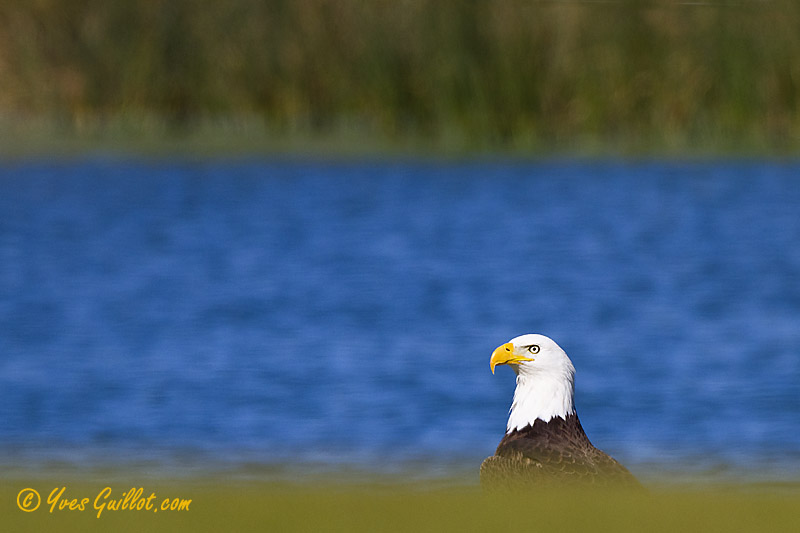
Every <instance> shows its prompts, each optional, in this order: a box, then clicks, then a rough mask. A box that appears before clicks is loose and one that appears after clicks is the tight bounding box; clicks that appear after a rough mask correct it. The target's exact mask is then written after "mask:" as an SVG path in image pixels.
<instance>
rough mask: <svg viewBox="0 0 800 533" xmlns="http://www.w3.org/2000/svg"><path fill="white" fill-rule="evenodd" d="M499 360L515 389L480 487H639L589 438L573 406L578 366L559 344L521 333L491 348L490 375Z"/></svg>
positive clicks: (631, 476) (483, 467)
mask: <svg viewBox="0 0 800 533" xmlns="http://www.w3.org/2000/svg"><path fill="white" fill-rule="evenodd" d="M497 365H509V366H510V367H511V368H512V369H513V370H514V372H515V373H516V374H517V388H516V390H515V391H514V400H513V402H512V404H511V410H510V413H509V417H508V425H507V427H506V434H505V436H504V437H503V439H502V440H501V441H500V444H499V445H498V446H497V451H496V452H495V454H494V455H493V456H491V457H487V458H486V459H485V460H484V461H483V464H481V471H480V477H481V485H482V486H484V487H486V488H489V489H497V488H501V489H502V488H520V487H521V488H537V487H545V486H551V485H554V484H573V483H574V484H590V485H611V484H619V485H621V486H637V487H638V486H639V484H638V481H637V480H636V478H634V477H633V475H632V474H631V473H630V472H629V471H628V470H627V469H626V468H625V467H624V466H622V465H621V464H620V463H618V462H617V461H615V460H614V459H613V458H612V457H610V456H609V455H607V454H605V453H604V452H602V451H600V450H598V449H597V448H595V447H594V446H593V445H592V443H591V442H589V438H588V437H587V436H586V433H584V431H583V428H582V427H581V423H580V420H578V414H577V412H576V411H575V404H574V393H575V367H574V366H572V361H570V359H569V357H567V354H566V353H565V352H564V350H562V349H561V347H560V346H559V345H558V344H556V343H555V342H554V341H553V340H552V339H550V338H548V337H545V336H544V335H536V334H528V335H521V336H519V337H516V338H514V339H511V340H510V341H509V342H507V343H505V344H503V345H502V346H499V347H498V348H497V349H496V350H495V351H494V353H492V358H491V359H490V361H489V366H490V367H491V369H492V374H494V369H495V367H496V366H497Z"/></svg>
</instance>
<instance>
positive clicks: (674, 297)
mask: <svg viewBox="0 0 800 533" xmlns="http://www.w3.org/2000/svg"><path fill="white" fill-rule="evenodd" d="M526 332H540V333H544V334H547V335H549V336H551V337H553V338H554V339H555V340H556V341H557V342H559V344H561V345H562V347H564V348H565V350H566V351H567V353H568V354H570V356H571V358H572V360H573V362H574V363H575V366H576V367H577V371H578V374H577V383H576V388H577V392H576V401H577V407H578V412H579V414H580V416H581V419H582V422H583V425H584V427H585V429H586V430H587V433H588V434H589V436H590V438H591V439H592V441H593V442H594V443H595V444H596V445H598V446H599V447H601V448H603V449H605V450H606V451H608V452H610V453H612V454H613V455H614V456H616V457H617V458H618V459H620V460H621V461H622V462H623V463H625V464H627V465H628V466H629V467H630V468H631V469H632V470H633V471H634V472H637V473H639V474H640V475H643V476H646V475H648V472H649V473H650V474H649V475H655V474H653V472H655V473H669V472H687V471H691V472H699V473H701V474H702V475H705V474H706V473H715V475H716V474H718V473H719V472H723V473H734V474H737V475H738V474H742V475H752V474H753V473H754V472H757V473H760V474H761V475H762V476H766V477H772V478H786V477H791V478H795V479H796V478H798V477H800V165H798V164H794V163H791V164H789V163H775V162H741V161H736V162H725V161H718V162H707V163H673V162H643V163H631V162H570V161H554V162H545V163H518V162H497V161H493V162H465V163H446V162H414V161H394V162H376V161H362V162H304V161H301V160H296V161H274V160H273V161H270V160H252V161H218V162H214V161H210V162H209V161H202V162H197V161H195V162H191V161H175V162H141V161H130V160H114V159H95V160H77V161H72V162H59V163H55V162H21V163H5V164H4V165H3V166H1V167H0V390H2V402H0V463H2V464H6V465H9V464H14V465H20V464H21V465H28V466H31V467H34V466H36V465H45V466H44V467H45V468H46V467H47V465H51V464H71V465H77V467H78V468H84V467H85V468H91V467H93V466H95V465H96V464H106V463H109V462H110V463H112V464H129V463H131V464H132V463H143V464H147V465H151V466H152V467H153V468H159V469H161V468H164V469H169V468H172V469H174V470H176V471H180V470H181V469H201V470H202V469H203V468H222V469H223V470H224V469H232V470H236V469H241V470H248V469H252V470H255V471H264V472H267V473H268V472H269V471H270V469H271V468H276V469H277V468H283V469H286V468H288V469H289V470H292V469H293V468H296V469H302V468H305V467H310V468H312V470H313V469H314V468H317V469H326V468H330V469H337V468H352V469H362V470H365V471H374V472H394V471H403V470H404V469H409V468H412V469H413V468H415V467H416V468H418V469H421V470H423V471H425V472H428V473H429V474H430V475H444V476H447V475H450V474H453V473H464V472H467V473H472V472H475V471H476V469H477V467H478V464H479V463H480V461H481V460H482V459H483V457H485V456H487V455H490V454H491V453H493V450H494V447H495V446H496V444H497V442H498V441H499V439H500V437H501V436H502V434H503V431H504V428H505V422H506V417H507V410H508V407H509V405H510V401H511V395H512V392H513V388H514V376H513V373H512V372H511V371H510V370H509V369H508V368H505V367H501V368H498V373H497V375H495V376H492V374H491V373H490V372H489V365H488V360H489V356H490V354H491V352H492V350H493V348H495V347H496V346H497V345H499V344H501V343H503V342H505V341H507V340H508V339H510V338H511V337H514V336H516V335H519V334H521V333H526ZM220 465H222V466H220ZM287 465H288V466H287ZM265 475H268V474H265Z"/></svg>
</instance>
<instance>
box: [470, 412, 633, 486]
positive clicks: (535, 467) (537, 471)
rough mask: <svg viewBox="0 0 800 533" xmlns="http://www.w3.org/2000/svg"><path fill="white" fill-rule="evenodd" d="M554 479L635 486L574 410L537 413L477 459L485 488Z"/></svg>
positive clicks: (542, 483) (538, 483) (544, 483)
mask: <svg viewBox="0 0 800 533" xmlns="http://www.w3.org/2000/svg"><path fill="white" fill-rule="evenodd" d="M554 484H567V485H570V484H588V485H612V484H613V485H621V486H637V487H638V486H639V483H638V481H636V478H634V477H633V475H632V474H631V473H630V472H628V469H626V468H625V467H624V466H622V465H621V464H619V463H618V462H617V461H615V460H614V459H613V458H612V457H610V456H609V455H607V454H605V453H604V452H602V451H601V450H598V449H597V448H595V447H594V446H592V443H591V442H589V438H588V437H587V436H586V433H584V431H583V428H582V427H581V422H580V420H578V415H577V414H571V415H567V417H566V419H565V418H560V417H555V418H553V419H551V420H550V421H549V422H544V421H543V420H541V419H537V420H536V421H535V422H534V424H533V425H532V426H531V425H528V426H526V427H525V428H523V429H521V430H514V431H512V432H511V433H508V434H506V436H505V437H503V440H501V441H500V444H499V446H497V451H496V452H495V454H494V455H493V456H492V457H487V458H486V459H485V460H484V461H483V464H482V465H481V485H483V486H484V487H486V488H489V489H518V488H530V489H536V488H542V487H547V486H551V485H554Z"/></svg>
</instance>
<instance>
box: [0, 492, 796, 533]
mask: <svg viewBox="0 0 800 533" xmlns="http://www.w3.org/2000/svg"><path fill="white" fill-rule="evenodd" d="M107 484H108V485H110V486H112V489H113V490H114V493H113V494H114V495H115V496H118V495H120V494H121V493H122V492H123V491H125V490H127V489H128V488H129V487H130V486H131V485H135V486H137V487H138V486H142V487H143V488H144V489H145V490H144V494H145V495H148V494H149V493H151V492H154V493H156V495H157V498H156V500H155V501H156V502H158V501H160V500H161V499H162V498H163V497H179V498H183V499H191V504H190V505H189V509H188V510H187V511H181V512H167V511H163V512H157V513H156V512H151V511H147V510H143V511H127V510H120V511H115V512H112V511H104V512H103V514H102V515H101V517H100V518H99V519H98V518H96V512H95V511H94V510H93V509H92V508H91V507H92V503H91V502H90V503H89V504H88V506H87V509H86V510H85V511H83V512H81V511H77V510H76V511H67V510H63V511H55V512H53V513H50V512H48V509H47V503H46V502H45V501H43V502H42V506H41V507H40V508H39V509H38V510H36V511H34V512H31V513H24V512H22V511H20V510H19V509H18V508H17V505H16V495H17V493H18V492H19V491H20V490H21V489H23V488H26V487H32V488H35V489H37V490H38V491H39V492H40V493H41V494H42V497H43V498H46V497H47V496H46V493H47V492H49V491H51V490H52V489H53V488H54V487H61V486H66V487H67V490H66V491H65V494H66V495H67V497H78V498H80V497H84V496H87V497H91V498H94V497H95V495H96V494H97V493H98V492H99V491H100V490H101V489H102V488H103V487H104V486H106V485H107ZM0 500H2V509H3V511H2V518H1V519H0V520H1V521H2V523H1V524H0V525H1V526H2V529H3V530H4V531H45V530H58V531H85V530H92V529H95V528H97V529H101V528H102V529H103V530H108V531H111V530H113V531H144V530H146V531H176V530H181V531H411V532H415V533H418V532H424V531H593V532H594V531H615V532H625V531H646V532H648V533H656V532H660V531H664V532H670V533H674V532H675V531H725V532H730V531H797V530H798V528H800V513H798V502H799V501H800V495H799V493H798V490H797V487H792V488H785V487H784V488H783V489H778V488H769V487H767V488H765V487H758V486H754V485H729V486H725V487H713V488H710V487H706V488H703V489H701V488H697V487H684V488H682V489H678V488H671V489H660V490H659V489H653V490H651V492H650V493H649V494H645V495H637V494H630V493H620V492H614V491H603V492H582V491H552V492H548V493H541V494H527V495H525V494H522V495H518V496H501V495H486V494H483V493H482V492H481V491H480V490H479V489H478V488H476V487H474V486H454V487H447V488H442V487H438V488H426V487H425V486H424V485H420V484H414V485H406V484H402V483H396V484H388V485H386V484H381V485H356V484H340V485H336V484H322V485H315V484H308V483H305V484H290V483H261V482H236V481H225V480H224V479H217V480H188V481H187V480H181V481H174V480H173V481H170V480H152V481H148V482H136V481H130V482H128V483H122V482H117V481H114V482H108V483H106V482H94V481H86V480H83V481H81V480H75V481H66V480H55V481H43V480H35V481H25V480H14V481H11V480H5V481H3V482H0Z"/></svg>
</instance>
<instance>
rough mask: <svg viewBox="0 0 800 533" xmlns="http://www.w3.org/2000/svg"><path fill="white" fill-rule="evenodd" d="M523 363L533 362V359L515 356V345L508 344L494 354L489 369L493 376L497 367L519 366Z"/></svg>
mask: <svg viewBox="0 0 800 533" xmlns="http://www.w3.org/2000/svg"><path fill="white" fill-rule="evenodd" d="M523 361H533V358H531V357H525V356H524V355H517V354H515V353H514V345H513V344H511V343H510V342H507V343H505V344H504V345H502V346H498V347H497V349H496V350H495V351H493V352H492V358H491V359H489V368H491V369H492V374H494V367H496V366H497V365H509V364H511V365H518V364H520V363H522V362H523Z"/></svg>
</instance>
